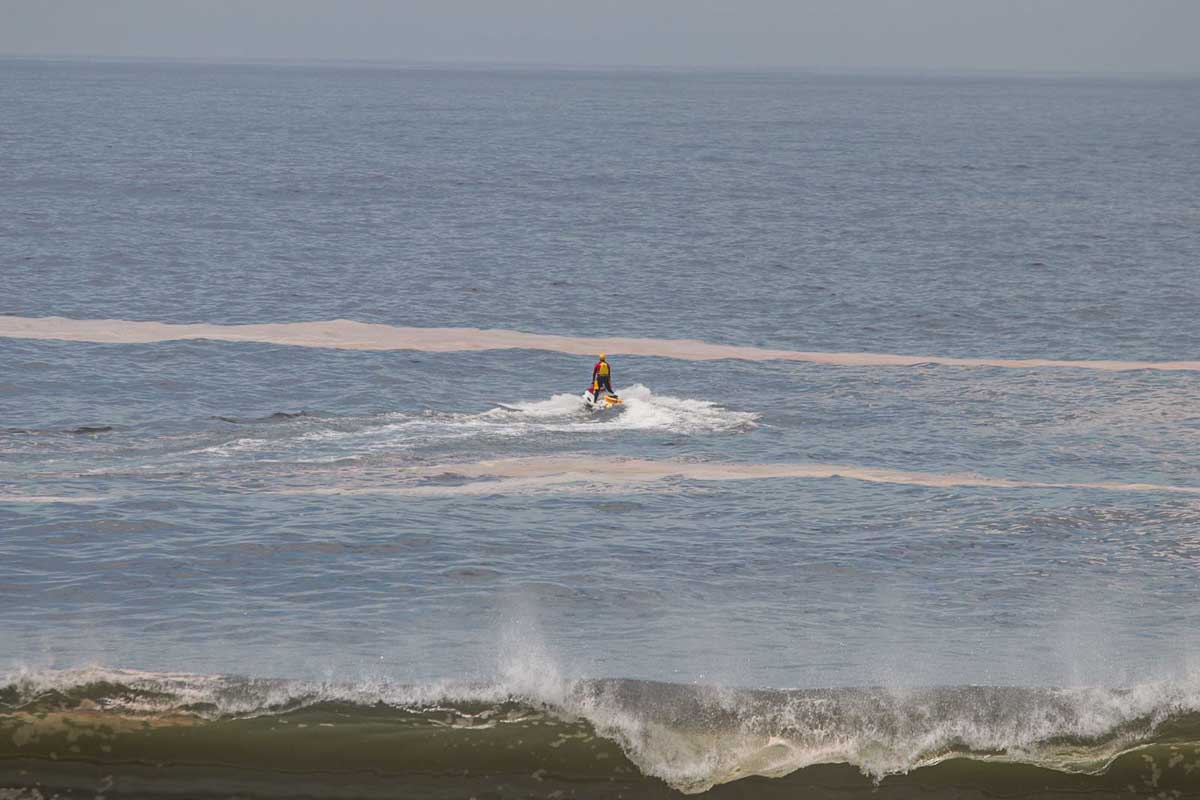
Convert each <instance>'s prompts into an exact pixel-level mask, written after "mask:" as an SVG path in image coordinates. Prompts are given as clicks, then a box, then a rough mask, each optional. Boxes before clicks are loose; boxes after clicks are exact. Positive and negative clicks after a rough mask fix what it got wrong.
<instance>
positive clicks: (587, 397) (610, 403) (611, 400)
mask: <svg viewBox="0 0 1200 800" xmlns="http://www.w3.org/2000/svg"><path fill="white" fill-rule="evenodd" d="M582 396H583V404H584V405H585V406H587V407H588V408H589V409H590V410H592V411H604V410H606V409H610V408H617V407H618V406H620V405H621V403H622V402H624V401H623V400H621V398H620V397H618V396H617V395H615V394H609V393H608V392H605V393H604V394H603V395H601V396H600V397H599V398H598V399H592V393H591V392H584V393H583V395H582Z"/></svg>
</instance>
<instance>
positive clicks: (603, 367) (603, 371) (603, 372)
mask: <svg viewBox="0 0 1200 800" xmlns="http://www.w3.org/2000/svg"><path fill="white" fill-rule="evenodd" d="M597 374H598V375H600V377H602V378H607V377H608V362H607V361H601V362H600V371H599V372H598V373H597Z"/></svg>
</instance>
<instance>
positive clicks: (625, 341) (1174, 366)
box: [0, 315, 1200, 372]
mask: <svg viewBox="0 0 1200 800" xmlns="http://www.w3.org/2000/svg"><path fill="white" fill-rule="evenodd" d="M0 337H8V338H22V339H56V340H62V341H71V342H95V343H100V344H146V343H151V342H168V341H177V340H181V339H211V340H216V341H224V342H263V343H267V344H281V345H292V346H295V347H325V348H335V349H342V350H421V351H425V352H431V353H450V352H460V351H471V350H546V351H549V352H554V353H567V354H570V355H581V356H582V355H586V356H591V355H594V354H595V353H597V352H600V351H603V352H606V353H611V354H614V355H629V356H658V357H661V358H676V359H682V360H684V361H718V360H721V359H738V360H742V361H804V362H809V363H813V364H830V365H836V366H848V367H912V366H916V365H919V364H939V365H943V366H950V367H1000V368H1006V369H1033V368H1054V369H1063V368H1070V369H1091V370H1104V371H1109V372H1117V371H1124V370H1139V369H1153V370H1170V371H1191V372H1198V371H1200V361H1102V360H1090V361H1089V360H1082V361H1065V360H1055V359H1044V358H1033V359H1008V358H950V357H944V356H925V355H922V356H910V355H898V354H894V353H819V352H807V351H802V350H772V349H768V348H762V347H741V346H737V345H726V344H711V343H709V342H702V341H699V340H696V339H633V338H624V337H603V338H590V337H589V338H585V337H579V336H557V335H552V334H541V333H525V332H523V331H509V330H482V329H479V328H408V327H397V326H394V325H382V324H375V323H367V322H354V321H352V320H345V319H335V320H328V321H324V322H279V323H265V324H260V325H211V324H206V323H201V324H188V325H184V324H174V323H169V322H137V321H132V320H119V319H91V320H88V319H67V318H65V317H17V316H7V315H0Z"/></svg>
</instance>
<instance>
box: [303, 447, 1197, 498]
mask: <svg viewBox="0 0 1200 800" xmlns="http://www.w3.org/2000/svg"><path fill="white" fill-rule="evenodd" d="M399 473H400V477H402V478H407V479H409V480H421V479H431V478H439V477H445V476H448V475H452V476H456V477H459V478H466V479H468V480H470V481H471V482H469V483H463V484H453V485H444V486H437V485H429V484H423V485H422V484H417V485H413V484H411V483H410V484H408V485H405V484H403V483H399V484H397V483H389V484H387V485H363V484H361V483H358V482H354V483H349V484H343V485H333V486H320V487H313V488H306V489H285V490H282V491H283V492H284V493H288V494H293V493H294V494H331V495H354V494H399V495H409V496H414V495H415V496H436V495H453V494H470V495H482V494H507V493H514V492H521V491H529V490H545V489H556V488H570V487H571V486H572V485H575V484H583V485H591V486H603V487H619V486H636V485H645V484H654V483H660V482H663V481H666V480H668V479H671V478H684V479H688V480H696V481H744V480H764V479H772V478H808V479H818V478H849V479H852V480H857V481H864V482H867V483H888V484H902V485H907V486H927V487H930V488H948V487H988V488H996V489H1097V490H1102V491H1109V492H1161V493H1172V494H1197V495H1200V486H1169V485H1163V484H1153V483H1120V482H1115V481H1096V482H1087V483H1057V482H1046V481H1023V480H1010V479H1006V478H988V477H984V476H980V475H971V474H965V473H964V474H953V473H951V474H939V473H930V472H908V471H904V470H894V469H881V468H875V467H856V466H849V465H845V464H815V463H814V464H786V463H785V464H736V463H724V462H684V461H669V460H663V461H656V460H651V459H625V460H613V459H608V458H593V457H588V456H546V457H528V458H510V459H496V460H489V461H477V462H471V463H462V464H443V465H440V466H431V467H420V468H415V469H408V470H399Z"/></svg>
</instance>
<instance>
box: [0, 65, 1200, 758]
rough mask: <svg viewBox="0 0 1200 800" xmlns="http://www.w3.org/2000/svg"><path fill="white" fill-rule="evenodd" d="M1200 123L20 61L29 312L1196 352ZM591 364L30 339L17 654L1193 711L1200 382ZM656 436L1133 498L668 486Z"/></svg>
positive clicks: (3, 547) (10, 573)
mask: <svg viewBox="0 0 1200 800" xmlns="http://www.w3.org/2000/svg"><path fill="white" fill-rule="evenodd" d="M1198 101H1200V82H1197V81H1196V80H1192V79H1175V80H1156V79H1149V78H1139V79H1133V78H1112V79H1101V78H1088V79H1083V78H1073V77H1060V78H1056V77H981V76H952V75H943V76H938V75H923V76H898V75H874V76H850V75H819V74H795V73H769V74H750V73H746V74H726V73H715V72H699V71H695V72H687V71H685V72H668V71H658V72H638V71H582V70H571V71H554V70H533V69H483V68H473V69H432V68H394V67H386V66H363V67H352V66H337V67H333V66H322V67H307V66H287V67H284V66H263V65H256V66H235V65H200V64H157V63H82V62H62V63H59V62H49V61H14V60H9V61H0V108H3V109H4V111H3V113H2V114H0V286H2V288H0V315H8V316H13V317H28V318H32V317H45V316H62V317H70V318H75V319H87V320H102V319H114V320H152V321H160V322H178V323H214V324H235V323H266V322H304V321H319V320H333V319H349V320H357V321H363V322H377V323H387V324H390V325H397V326H417V327H423V326H451V327H458V326H465V327H478V328H496V329H513V330H521V331H529V332H534V333H556V334H568V335H576V336H591V335H595V336H631V337H642V338H661V339H701V340H704V341H708V342H714V343H726V344H737V345H754V346H761V347H768V348H779V349H798V350H809V351H836V352H858V351H866V352H881V353H901V354H914V355H929V356H975V357H981V358H987V359H1001V358H1050V359H1094V360H1127V359H1138V360H1149V361H1170V360H1186V359H1192V358H1194V357H1195V355H1196V353H1197V352H1198V349H1200V348H1198V346H1200V326H1198V325H1197V323H1196V308H1197V303H1198V302H1200V270H1198V269H1197V266H1198V265H1200V199H1198V198H1200V148H1198V147H1197V139H1196V131H1198V130H1200V102H1198ZM593 361H594V358H590V357H579V356H573V355H568V354H563V353H555V352H546V351H533V350H496V351H489V352H444V353H438V352H422V351H413V350H385V351H364V350H347V349H332V348H318V347H298V346H295V347H294V346H280V345H273V344H266V343H255V342H243V343H230V342H221V341H207V340H189V341H174V342H156V343H149V344H136V343H116V344H102V343H91V342H71V341H53V340H47V339H29V338H0V494H3V495H4V496H5V498H6V499H5V500H4V502H2V503H0V668H4V669H8V670H9V671H10V673H12V674H21V675H25V676H28V675H30V674H33V675H41V674H58V671H60V670H64V669H67V670H69V669H73V668H81V667H103V668H109V669H136V670H146V671H151V672H188V673H196V674H204V675H229V674H236V675H249V676H259V677H270V678H296V679H310V680H322V681H328V682H332V683H336V684H339V685H342V684H345V685H351V686H354V685H361V684H362V683H363V682H364V681H366V682H375V683H378V682H382V683H384V684H386V685H396V686H399V685H417V686H422V685H430V684H433V683H435V682H439V681H441V682H446V681H450V682H455V681H485V682H486V681H493V680H498V681H501V682H502V683H503V682H505V681H507V682H508V683H506V684H504V685H511V686H516V687H518V688H520V689H521V690H523V691H524V690H528V691H529V692H532V693H533V694H536V693H537V691H539V689H538V688H537V687H541V686H543V685H544V684H545V682H547V681H562V680H570V679H573V678H599V677H611V678H628V679H640V680H661V681H668V682H672V683H693V682H694V683H698V684H703V685H720V686H734V687H775V688H783V687H814V688H820V687H863V686H885V687H909V686H957V685H964V684H988V685H1014V686H1021V687H1032V688H1037V687H1053V686H1093V685H1098V686H1107V687H1131V686H1140V687H1145V686H1147V685H1156V686H1167V687H1171V688H1170V689H1169V690H1164V691H1167V692H1168V694H1169V693H1170V692H1175V693H1176V694H1173V695H1171V696H1172V697H1176V698H1177V700H1176V702H1177V703H1179V704H1180V707H1181V708H1183V709H1184V710H1190V711H1195V710H1196V709H1197V708H1200V689H1197V688H1195V687H1196V686H1197V685H1198V684H1200V631H1198V626H1197V623H1198V622H1200V602H1198V601H1200V582H1198V581H1197V578H1198V577H1200V574H1198V569H1197V567H1198V566H1200V496H1198V495H1195V494H1187V493H1169V492H1166V491H1160V490H1155V489H1154V488H1153V486H1158V487H1195V486H1200V409H1198V408H1197V405H1196V402H1197V401H1196V397H1197V390H1198V389H1200V373H1197V372H1195V371H1188V370H1184V371H1177V372H1167V371H1158V370H1136V371H1098V370H1085V369H1074V368H1039V369H1029V368H1001V367H970V368H967V367H954V366H944V365H943V366H933V365H927V366H915V367H878V366H870V367H865V366H854V365H842V366H839V365H816V364H805V363H792V362H779V361H774V362H773V361H764V362H750V361H739V360H716V361H701V362H695V361H684V360H678V359H672V358H663V357H633V356H621V355H619V354H615V355H613V356H612V361H613V370H614V376H615V383H616V385H617V389H618V390H628V391H629V392H630V393H629V398H630V402H629V403H628V404H627V407H626V408H625V409H624V410H623V411H621V412H618V413H612V414H608V415H602V416H593V415H591V414H589V413H587V412H586V411H584V409H583V408H582V406H581V405H578V404H576V403H575V400H574V397H573V396H575V395H578V393H579V392H580V391H582V389H583V388H584V387H585V385H586V384H587V383H588V381H589V376H590V372H591V365H592V362H593ZM498 403H504V404H508V405H516V406H517V407H519V408H521V409H522V410H521V411H505V410H503V409H498V408H497V404H498ZM297 412H304V413H303V414H302V415H298V416H291V415H294V414H297ZM273 415H274V416H273ZM285 415H287V416H285ZM92 428H100V429H101V430H89V429H92ZM568 456H569V457H572V458H574V457H579V456H583V457H585V458H590V459H592V460H594V463H595V464H596V468H597V470H598V475H600V476H601V477H602V478H603V479H601V480H596V481H589V480H588V479H587V475H586V471H585V472H584V473H582V474H581V475H580V479H579V480H578V481H576V482H573V483H553V482H546V481H544V480H541V479H543V478H545V477H546V476H545V475H541V477H540V478H538V479H533V480H528V481H526V482H525V483H511V482H510V483H504V482H503V481H502V480H501V478H503V477H504V476H492V478H488V477H487V476H485V477H484V478H483V480H488V479H495V480H497V481H498V485H497V487H496V490H495V491H494V492H487V491H478V487H477V486H475V487H470V488H471V491H460V490H459V489H460V488H461V487H462V486H464V485H466V484H469V483H471V481H470V479H467V478H463V477H462V476H461V475H456V474H455V473H454V469H453V468H452V467H453V465H455V464H465V465H478V464H479V463H480V462H485V461H492V460H496V459H511V458H517V457H520V458H525V459H530V460H529V461H528V462H523V463H533V464H535V465H536V464H549V465H551V466H550V469H551V470H552V469H553V465H554V464H555V463H558V462H556V461H555V460H554V459H555V458H564V457H568ZM539 459H550V460H548V461H542V460H539ZM629 459H644V460H648V461H653V462H655V463H661V462H671V461H677V462H682V463H684V464H694V463H697V462H701V463H706V464H707V463H717V464H724V463H733V464H753V465H763V464H767V465H778V464H807V463H822V464H827V463H831V464H839V465H849V466H851V467H856V468H877V469H888V470H898V471H903V472H908V473H923V474H934V475H954V476H963V475H966V476H976V477H985V478H996V479H1002V480H1007V481H1014V482H1034V483H1050V484H1096V483H1107V484H1112V486H1110V487H1105V488H1096V487H1094V486H1093V487H1086V486H1078V485H1076V486H1061V485H1060V486H1056V487H1040V488H1030V487H1004V486H989V485H983V486H969V485H968V486H963V485H945V486H926V485H913V484H906V483H903V482H900V483H877V482H870V481H862V480H858V479H855V478H853V477H835V478H818V479H806V478H790V477H783V478H761V479H744V480H720V479H717V480H707V479H698V478H697V477H695V476H694V475H692V476H689V474H688V472H687V469H686V468H683V467H681V468H680V473H679V475H678V476H676V477H671V476H667V477H661V478H657V479H654V480H646V481H640V482H639V481H628V480H625V479H624V477H623V476H622V473H621V469H620V465H621V464H623V463H625V462H626V461H627V460H629ZM505 463H509V462H505ZM572 463H576V462H572ZM447 465H450V466H449V467H447ZM443 468H445V469H443ZM422 470H425V471H424V472H422ZM510 478H511V476H510ZM539 481H541V482H539ZM1134 484H1138V485H1141V484H1151V485H1153V486H1152V487H1151V488H1150V489H1149V490H1146V488H1145V487H1141V488H1138V489H1134V488H1131V487H1130V485H1134ZM397 487H399V488H400V489H403V490H404V491H398V492H397V491H389V489H393V488H397ZM413 487H416V488H417V489H419V491H407V489H411V488H413ZM317 490H322V491H317ZM334 490H337V491H342V490H352V491H343V493H340V494H339V493H337V491H334ZM353 490H362V491H353ZM19 496H29V497H33V496H36V497H38V498H41V500H39V501H20V500H17V499H14V498H17V497H19ZM56 498H57V500H56ZM63 500H70V501H71V502H63ZM375 683H372V684H371V685H375ZM529 687H534V688H529ZM1180 687H1190V688H1187V689H1186V690H1184V689H1180ZM1178 698H1183V699H1178ZM1135 716H1136V715H1135ZM901 761H903V759H901ZM889 763H890V762H889ZM885 771H886V770H885Z"/></svg>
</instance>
